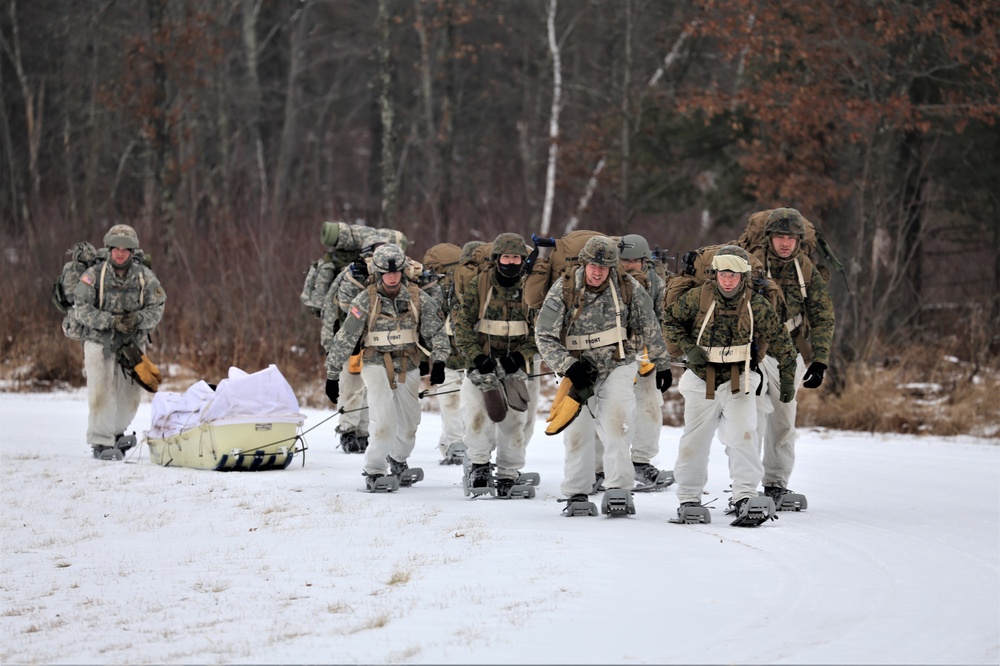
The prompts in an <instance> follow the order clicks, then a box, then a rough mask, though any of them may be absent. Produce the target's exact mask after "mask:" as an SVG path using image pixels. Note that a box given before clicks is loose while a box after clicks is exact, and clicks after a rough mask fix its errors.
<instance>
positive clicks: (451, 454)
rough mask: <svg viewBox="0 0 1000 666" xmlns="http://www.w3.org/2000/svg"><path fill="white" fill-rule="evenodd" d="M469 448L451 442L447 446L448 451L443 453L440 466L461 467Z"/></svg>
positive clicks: (461, 443) (460, 443)
mask: <svg viewBox="0 0 1000 666" xmlns="http://www.w3.org/2000/svg"><path fill="white" fill-rule="evenodd" d="M468 450H469V447H467V446H466V445H465V443H464V442H452V443H451V444H449V445H448V450H447V451H445V453H444V459H443V460H442V461H441V463H440V464H442V465H461V464H462V463H463V462H465V456H466V453H467V452H468Z"/></svg>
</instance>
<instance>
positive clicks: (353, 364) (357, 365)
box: [347, 354, 363, 375]
mask: <svg viewBox="0 0 1000 666" xmlns="http://www.w3.org/2000/svg"><path fill="white" fill-rule="evenodd" d="M362 365H363V364H362V362H361V354H355V355H354V356H352V357H351V358H349V359H347V371H348V372H349V373H351V374H352V375H360V374H361V366H362Z"/></svg>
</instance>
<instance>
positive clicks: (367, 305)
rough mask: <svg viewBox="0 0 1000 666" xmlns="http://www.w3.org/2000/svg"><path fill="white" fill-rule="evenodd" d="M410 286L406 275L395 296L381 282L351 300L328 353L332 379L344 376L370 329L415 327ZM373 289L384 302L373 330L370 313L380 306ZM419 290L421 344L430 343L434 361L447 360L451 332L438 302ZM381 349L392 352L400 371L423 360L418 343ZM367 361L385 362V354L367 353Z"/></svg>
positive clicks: (327, 373) (426, 345) (381, 330)
mask: <svg viewBox="0 0 1000 666" xmlns="http://www.w3.org/2000/svg"><path fill="white" fill-rule="evenodd" d="M409 286H410V283H409V282H408V281H407V280H405V279H404V280H403V282H402V286H401V288H400V290H399V293H398V294H396V296H395V297H394V298H393V297H389V296H386V294H385V292H384V291H383V289H382V286H381V285H378V286H377V287H375V288H374V289H369V288H365V289H363V290H362V291H361V292H360V293H358V295H357V296H356V297H355V298H354V300H353V301H351V304H350V306H349V307H348V311H347V316H346V317H345V319H344V323H343V325H342V326H341V327H340V330H339V331H337V334H336V335H335V336H334V338H333V342H332V344H331V345H330V350H329V351H328V352H327V355H326V376H327V377H328V378H329V379H337V378H338V377H339V376H340V371H341V369H342V368H343V367H344V364H345V363H346V362H347V359H348V358H349V357H350V356H351V355H352V354H353V353H354V350H355V348H356V347H358V346H359V342H360V346H361V347H362V348H364V345H365V342H364V341H365V337H366V336H367V335H368V333H376V332H384V331H408V330H414V328H415V327H414V318H413V311H412V309H411V307H410V305H411V303H410V290H409ZM373 292H374V295H375V296H374V297H375V298H377V299H379V301H380V303H381V310H380V314H379V316H378V317H376V318H375V321H374V322H373V323H372V326H371V329H370V330H369V326H368V320H369V318H370V317H369V315H370V313H371V312H372V308H373V307H375V306H376V304H374V303H373V302H372V297H371V296H370V294H371V293H373ZM416 293H417V294H418V295H419V297H420V304H419V306H418V307H419V316H420V324H419V331H418V332H417V333H418V335H419V338H420V339H421V340H422V341H423V342H422V343H421V344H423V345H424V346H425V347H429V351H430V352H431V360H432V361H444V360H445V359H447V358H448V353H449V345H448V335H447V334H446V333H445V332H444V322H443V321H441V314H440V308H439V306H438V303H437V301H435V300H434V299H433V298H432V297H431V296H428V295H427V293H426V292H424V291H419V290H418V291H417V292H416ZM428 343H429V345H428ZM379 351H380V352H381V351H386V352H389V353H390V354H391V355H392V359H393V367H394V369H395V371H396V372H402V371H403V370H406V371H410V370H413V369H415V368H416V367H417V363H419V351H418V348H417V346H416V344H414V343H404V344H398V345H390V346H386V347H379ZM364 362H365V363H366V364H370V365H383V366H384V365H385V360H384V356H383V354H381V353H378V352H376V353H373V354H365V357H364Z"/></svg>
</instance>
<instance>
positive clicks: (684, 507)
mask: <svg viewBox="0 0 1000 666" xmlns="http://www.w3.org/2000/svg"><path fill="white" fill-rule="evenodd" d="M669 522H671V523H676V524H678V525H698V524H705V525H707V524H708V523H710V522H712V514H710V513H709V512H708V507H704V506H702V505H701V504H700V503H699V502H682V503H681V505H680V506H679V507H677V517H676V518H671V519H670V521H669Z"/></svg>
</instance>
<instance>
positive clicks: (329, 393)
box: [326, 379, 340, 405]
mask: <svg viewBox="0 0 1000 666" xmlns="http://www.w3.org/2000/svg"><path fill="white" fill-rule="evenodd" d="M326 397H328V398H329V399H330V402H332V403H333V404H335V405H336V404H337V400H338V399H339V398H340V380H339V379H328V380H326Z"/></svg>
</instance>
